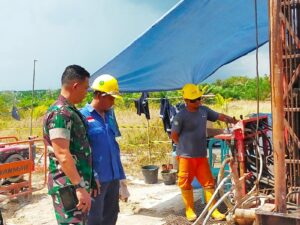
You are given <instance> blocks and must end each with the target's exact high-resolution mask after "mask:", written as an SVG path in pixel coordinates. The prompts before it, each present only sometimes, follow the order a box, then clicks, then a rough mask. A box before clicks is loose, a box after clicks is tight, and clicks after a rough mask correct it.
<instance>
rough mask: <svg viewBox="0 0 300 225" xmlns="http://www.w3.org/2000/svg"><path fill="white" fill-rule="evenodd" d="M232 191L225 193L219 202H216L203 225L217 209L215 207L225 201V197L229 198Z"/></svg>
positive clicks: (203, 224)
mask: <svg viewBox="0 0 300 225" xmlns="http://www.w3.org/2000/svg"><path fill="white" fill-rule="evenodd" d="M231 192H232V191H228V192H227V193H226V194H224V195H223V196H222V197H221V198H220V199H219V200H218V201H217V202H216V204H215V205H214V206H213V207H212V208H211V209H210V210H209V211H208V213H207V215H206V217H205V220H204V221H203V223H202V225H205V224H206V223H207V221H208V219H209V217H210V215H211V214H212V213H213V211H215V209H216V208H217V207H218V206H219V205H220V204H221V203H222V202H223V200H224V199H226V198H227V196H228V195H230V194H231Z"/></svg>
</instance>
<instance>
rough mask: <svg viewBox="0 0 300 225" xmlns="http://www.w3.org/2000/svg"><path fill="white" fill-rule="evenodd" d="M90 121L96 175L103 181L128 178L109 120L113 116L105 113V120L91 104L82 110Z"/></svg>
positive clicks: (89, 135) (89, 129) (90, 136)
mask: <svg viewBox="0 0 300 225" xmlns="http://www.w3.org/2000/svg"><path fill="white" fill-rule="evenodd" d="M80 112H81V113H82V114H83V115H84V117H85V119H86V121H87V123H88V137H89V141H90V145H91V148H92V159H93V170H94V176H95V178H96V179H98V180H99V181H100V183H101V182H110V181H113V180H122V179H126V177H125V173H124V170H123V166H122V163H121V158H120V148H119V144H118V143H117V141H116V139H115V133H114V129H113V127H112V124H111V123H110V122H109V121H111V120H112V119H113V118H111V117H112V114H111V113H109V112H106V113H105V120H104V119H103V118H102V117H101V116H100V115H99V114H98V112H97V111H96V110H95V109H94V108H93V107H92V106H91V105H89V104H87V105H86V106H85V107H84V108H82V109H81V110H80Z"/></svg>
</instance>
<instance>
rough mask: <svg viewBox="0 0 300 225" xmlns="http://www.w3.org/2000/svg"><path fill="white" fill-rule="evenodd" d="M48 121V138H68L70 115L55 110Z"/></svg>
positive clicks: (69, 133) (69, 134)
mask: <svg viewBox="0 0 300 225" xmlns="http://www.w3.org/2000/svg"><path fill="white" fill-rule="evenodd" d="M50 118H51V119H49V121H48V129H49V138H50V140H54V139H57V138H63V139H67V140H70V136H71V118H70V115H68V114H66V113H64V112H61V111H55V112H53V115H52V116H51V117H50Z"/></svg>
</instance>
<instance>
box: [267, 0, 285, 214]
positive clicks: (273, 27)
mask: <svg viewBox="0 0 300 225" xmlns="http://www.w3.org/2000/svg"><path fill="white" fill-rule="evenodd" d="M280 2H281V1H280V0H269V13H270V16H269V20H270V63H271V64H270V67H271V68H270V71H271V94H272V117H273V119H272V121H273V146H274V176H275V207H276V211H277V212H280V213H285V212H286V183H285V181H286V169H285V160H284V156H285V142H284V123H283V121H284V109H283V107H284V106H283V85H282V84H283V64H282V46H281V32H280V24H281V23H280V19H279V13H280V10H281V8H280Z"/></svg>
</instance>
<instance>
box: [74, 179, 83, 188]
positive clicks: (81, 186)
mask: <svg viewBox="0 0 300 225" xmlns="http://www.w3.org/2000/svg"><path fill="white" fill-rule="evenodd" d="M74 187H75V189H77V188H85V187H86V186H85V182H84V180H83V178H82V177H81V178H80V182H79V183H78V184H74Z"/></svg>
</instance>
